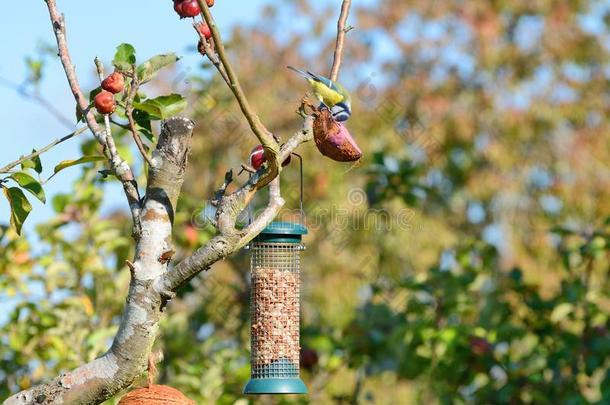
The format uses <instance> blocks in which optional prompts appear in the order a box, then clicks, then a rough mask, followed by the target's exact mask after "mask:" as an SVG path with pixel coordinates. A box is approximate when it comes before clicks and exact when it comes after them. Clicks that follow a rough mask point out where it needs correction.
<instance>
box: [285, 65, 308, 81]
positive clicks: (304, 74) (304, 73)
mask: <svg viewBox="0 0 610 405" xmlns="http://www.w3.org/2000/svg"><path fill="white" fill-rule="evenodd" d="M286 67H287V68H288V69H290V70H293V71H295V72H297V73H298V74H300V75H301V76H303V77H305V78H306V79H311V78H312V75H311V73H309V72H306V71H304V70H301V69H297V68H295V67H294V66H286Z"/></svg>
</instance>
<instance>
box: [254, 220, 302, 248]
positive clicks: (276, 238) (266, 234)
mask: <svg viewBox="0 0 610 405" xmlns="http://www.w3.org/2000/svg"><path fill="white" fill-rule="evenodd" d="M306 234H307V228H306V227H305V226H303V225H301V224H297V223H294V222H272V223H270V224H269V225H268V226H267V227H266V228H265V229H263V231H262V232H261V233H260V234H259V235H258V236H257V237H256V238H255V239H254V241H255V242H272V243H273V242H275V243H300V242H301V240H302V239H303V235H306Z"/></svg>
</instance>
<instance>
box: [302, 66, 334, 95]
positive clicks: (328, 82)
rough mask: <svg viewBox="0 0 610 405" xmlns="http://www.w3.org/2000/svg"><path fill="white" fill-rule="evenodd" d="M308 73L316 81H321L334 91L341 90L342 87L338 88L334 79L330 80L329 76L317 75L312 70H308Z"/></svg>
mask: <svg viewBox="0 0 610 405" xmlns="http://www.w3.org/2000/svg"><path fill="white" fill-rule="evenodd" d="M307 74H309V76H310V77H311V78H312V79H313V80H315V81H316V82H320V83H322V84H324V85H325V86H327V87H329V88H331V89H333V90H334V91H339V90H340V89H339V88H338V87H337V86H336V85H335V83H334V82H333V81H332V80H330V79H329V78H327V77H324V76H320V75H317V74H315V73H312V72H310V71H307Z"/></svg>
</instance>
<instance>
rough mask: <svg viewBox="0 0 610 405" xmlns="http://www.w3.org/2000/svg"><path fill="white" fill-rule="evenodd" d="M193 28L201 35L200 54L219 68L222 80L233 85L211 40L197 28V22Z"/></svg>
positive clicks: (198, 48)
mask: <svg viewBox="0 0 610 405" xmlns="http://www.w3.org/2000/svg"><path fill="white" fill-rule="evenodd" d="M193 28H195V31H196V32H197V35H199V44H198V46H197V50H198V51H199V53H200V54H202V55H203V56H206V57H207V58H208V59H209V60H210V62H212V64H213V65H214V66H215V67H216V70H218V73H219V74H220V77H222V80H224V81H225V83H226V84H227V85H228V86H229V87H231V81H230V80H229V77H228V76H227V72H225V69H224V67H223V66H222V64H221V63H220V59H218V55H217V54H216V53H215V52H214V49H213V48H212V45H211V43H210V41H209V40H208V39H207V38H206V37H205V36H204V35H203V34H202V33H201V32H199V30H198V29H197V23H193Z"/></svg>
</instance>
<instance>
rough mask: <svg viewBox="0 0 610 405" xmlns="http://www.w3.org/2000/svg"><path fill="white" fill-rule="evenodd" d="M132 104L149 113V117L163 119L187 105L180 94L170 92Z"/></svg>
mask: <svg viewBox="0 0 610 405" xmlns="http://www.w3.org/2000/svg"><path fill="white" fill-rule="evenodd" d="M133 106H134V107H135V108H136V109H138V110H141V111H144V112H147V113H148V114H150V118H151V119H157V120H165V119H167V118H169V117H171V116H173V115H176V114H178V113H179V112H180V111H182V110H184V109H185V108H186V106H187V102H186V100H185V99H184V97H182V96H181V95H180V94H170V95H169V96H161V97H157V98H153V99H149V100H146V101H144V102H141V103H133Z"/></svg>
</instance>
